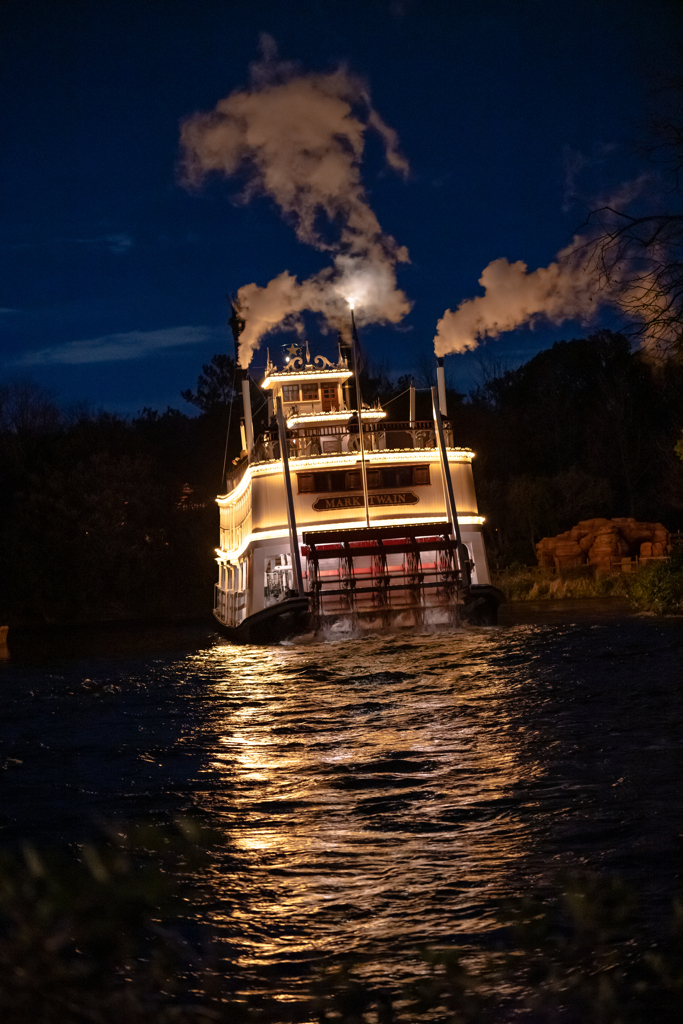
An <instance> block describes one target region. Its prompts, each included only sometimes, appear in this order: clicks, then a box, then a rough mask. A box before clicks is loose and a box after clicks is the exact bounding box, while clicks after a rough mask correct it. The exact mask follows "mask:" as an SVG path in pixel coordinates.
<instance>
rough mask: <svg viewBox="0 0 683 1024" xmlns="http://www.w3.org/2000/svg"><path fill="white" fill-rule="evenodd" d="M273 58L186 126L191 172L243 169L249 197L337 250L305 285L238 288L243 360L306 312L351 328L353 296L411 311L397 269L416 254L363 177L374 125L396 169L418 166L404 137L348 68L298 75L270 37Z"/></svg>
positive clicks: (390, 316)
mask: <svg viewBox="0 0 683 1024" xmlns="http://www.w3.org/2000/svg"><path fill="white" fill-rule="evenodd" d="M262 54H263V55H262V59H261V61H260V62H258V63H256V64H254V65H252V67H251V87H250V88H249V89H246V90H237V91H235V92H233V93H231V94H230V96H228V97H227V98H226V99H224V100H221V101H220V102H219V103H218V104H217V105H216V109H215V110H214V111H211V112H210V113H199V114H195V115H194V116H192V117H190V118H188V119H187V120H186V121H185V122H184V123H183V125H182V131H181V144H182V148H183V157H184V160H183V175H184V179H185V181H186V183H188V184H189V185H194V186H196V185H198V184H200V183H201V181H202V180H203V179H204V178H205V176H206V175H207V174H209V173H211V172H217V173H220V174H223V175H225V176H226V177H230V176H233V175H237V174H241V175H242V176H244V177H245V178H246V185H245V187H244V189H243V192H242V194H241V199H242V201H244V202H248V201H249V200H250V199H251V198H253V197H254V196H256V195H267V196H270V197H271V198H272V199H273V200H274V201H275V203H276V204H277V205H278V207H279V208H280V211H281V212H282V214H283V216H284V217H285V219H286V220H287V221H288V222H289V223H291V224H292V225H293V227H294V229H295V231H296V234H297V237H298V238H299V239H300V240H301V241H302V242H306V243H308V244H309V245H312V246H314V247H315V248H316V249H319V250H322V251H327V252H329V253H330V255H331V256H332V261H333V265H332V266H331V267H328V268H326V269H324V270H322V271H321V272H320V273H318V274H316V275H314V276H313V277H310V278H309V279H308V280H305V281H303V282H301V283H299V282H298V281H297V280H296V278H295V277H293V276H292V275H291V274H289V273H288V272H286V271H285V272H284V273H282V274H280V275H279V276H278V277H276V278H274V279H273V280H272V281H270V282H269V283H268V284H267V285H266V286H265V287H259V286H258V285H256V284H247V285H244V286H243V287H241V288H240V289H239V291H238V301H239V305H240V310H241V313H242V315H243V316H244V318H245V320H246V328H245V330H244V333H243V334H242V336H241V339H240V362H241V364H242V365H243V366H247V365H248V364H249V362H250V361H251V358H252V355H253V352H254V350H255V349H256V348H258V345H259V342H260V339H261V338H262V337H263V335H264V334H265V333H267V332H268V331H270V330H273V329H275V328H277V327H278V326H280V325H283V324H284V325H285V326H287V325H290V324H292V323H294V322H296V319H297V317H298V315H299V314H300V313H301V312H302V311H303V310H311V311H313V312H318V313H322V314H323V315H324V316H325V318H326V319H327V321H328V322H329V323H330V324H331V325H333V326H335V327H341V326H343V325H344V324H345V323H346V322H347V321H348V304H349V302H355V304H356V306H357V319H358V322H359V323H370V322H387V321H388V322H391V323H397V322H398V321H400V320H401V319H402V318H403V317H404V316H405V315H406V313H407V312H408V311H409V309H410V303H409V302H408V299H407V298H406V296H405V294H404V293H403V292H402V291H401V290H400V289H399V288H398V287H397V284H396V272H395V268H396V264H397V263H399V262H407V261H408V252H407V250H406V249H405V247H403V246H399V245H398V244H397V243H396V241H395V240H394V239H393V238H392V237H391V236H390V235H386V234H384V233H383V232H382V229H381V227H380V224H379V222H378V220H377V217H376V216H375V214H374V212H373V210H372V209H371V207H370V205H369V202H368V198H367V195H366V193H365V189H364V187H363V184H362V181H361V176H360V164H361V160H362V157H363V151H364V147H365V135H366V132H367V131H368V129H372V130H374V131H376V132H377V133H378V134H379V135H380V138H381V139H382V142H383V145H384V152H385V158H386V162H387V164H388V165H389V167H391V168H392V169H393V170H395V171H397V172H398V173H400V174H402V175H406V174H407V173H408V170H409V168H408V163H407V161H406V160H405V158H404V157H403V156H402V155H401V153H400V151H399V148H398V138H397V136H396V133H395V132H394V131H393V130H392V129H391V128H389V127H388V126H387V125H386V124H385V123H384V121H383V120H382V119H381V117H380V116H379V114H378V113H377V111H376V110H374V108H373V107H372V105H371V102H370V97H369V95H368V91H367V88H366V86H365V84H364V83H363V82H362V81H361V80H360V79H359V78H357V77H355V76H354V75H351V74H350V73H349V72H348V71H347V70H345V69H344V68H339V69H338V70H337V71H334V72H332V73H330V74H326V75H316V74H307V75H306V74H299V73H297V72H296V70H295V68H294V67H293V66H292V65H290V64H284V63H280V62H278V61H277V59H276V54H275V44H274V43H273V41H272V39H270V37H267V36H266V37H264V38H263V40H262Z"/></svg>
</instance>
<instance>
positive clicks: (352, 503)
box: [214, 313, 503, 643]
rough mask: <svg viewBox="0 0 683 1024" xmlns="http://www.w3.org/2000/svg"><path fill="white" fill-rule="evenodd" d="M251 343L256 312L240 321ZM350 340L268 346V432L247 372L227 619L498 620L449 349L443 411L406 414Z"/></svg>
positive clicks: (224, 512)
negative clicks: (362, 376)
mask: <svg viewBox="0 0 683 1024" xmlns="http://www.w3.org/2000/svg"><path fill="white" fill-rule="evenodd" d="M231 325H232V326H233V332H234V334H235V341H236V342H237V339H238V333H239V329H240V327H242V326H243V321H240V320H239V318H238V317H237V316H236V315H235V314H234V313H233V319H232V320H231ZM352 325H353V331H352V339H353V340H352V345H351V348H350V350H349V349H346V347H342V345H341V343H340V344H339V347H338V358H337V360H336V361H333V360H330V359H328V358H326V357H325V356H323V355H316V356H314V357H313V358H311V354H310V347H309V344H308V342H306V343H305V344H304V345H302V346H298V345H292V346H290V348H289V350H287V351H286V352H285V353H284V354H283V358H282V365H276V364H274V363H273V362H271V359H270V354H268V358H267V364H266V369H265V376H264V377H263V380H262V381H261V382H260V387H261V389H262V390H263V392H265V394H266V395H267V402H268V429H267V430H266V431H264V432H263V433H262V434H261V435H260V436H258V437H254V429H253V420H252V411H251V400H250V388H249V379H248V377H247V374H246V371H245V372H244V379H243V381H242V399H243V413H244V419H243V422H242V439H243V451H242V453H241V460H240V462H239V464H238V467H237V470H236V472H235V473H234V474H233V475H232V476H231V477H230V478H229V479H228V481H227V493H225V494H223V495H220V496H219V497H218V498H217V499H216V501H217V503H218V506H219V508H220V547H219V548H217V549H216V561H217V562H218V573H219V578H218V583H217V584H216V586H215V600H214V616H215V618H216V619H217V621H218V623H219V624H220V626H221V627H222V629H223V631H224V632H225V633H227V635H228V636H229V637H230V638H231V639H233V640H234V641H236V642H245V643H269V642H277V641H279V640H282V639H285V638H287V637H289V636H293V635H296V634H302V633H313V634H319V635H320V634H322V635H326V634H329V635H332V636H334V635H337V636H339V635H342V636H343V635H347V636H350V635H359V634H362V633H367V632H400V631H405V630H408V631H417V632H430V631H443V630H449V629H454V628H457V627H458V626H459V625H461V624H462V623H464V622H465V623H470V624H474V625H487V624H493V623H495V622H496V616H497V610H498V605H499V604H500V602H501V601H502V599H503V596H502V594H501V593H500V591H498V590H497V589H496V588H495V587H493V586H492V585H491V583H490V578H489V571H488V565H487V560H486V551H485V548H484V541H483V536H482V525H483V521H484V520H483V518H482V517H481V516H480V515H479V513H478V510H477V501H476V496H475V490H474V481H473V477H472V459H473V457H474V453H473V452H472V451H471V449H469V448H462V447H458V446H457V445H456V444H455V443H454V437H453V430H452V426H451V423H450V421H449V420H448V417H447V410H446V388H445V378H444V370H443V360H439V361H438V364H439V365H438V368H437V387H436V388H432V389H431V406H432V409H431V411H432V418H431V419H428V420H417V419H416V416H415V409H416V392H415V388H414V387H411V388H410V399H409V418H408V420H407V421H404V422H392V421H390V420H389V418H388V416H387V413H386V411H385V410H384V409H382V408H381V407H380V405H379V404H375V405H368V404H366V403H365V402H363V399H362V395H361V388H360V381H359V373H358V360H357V342H358V335H357V332H356V328H355V322H354V321H353V313H352Z"/></svg>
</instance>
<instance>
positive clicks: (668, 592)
mask: <svg viewBox="0 0 683 1024" xmlns="http://www.w3.org/2000/svg"><path fill="white" fill-rule="evenodd" d="M492 582H493V584H494V585H495V586H496V587H498V588H499V589H500V590H502V592H503V593H504V594H505V599H506V600H507V601H509V602H518V601H519V602H525V601H528V602H532V601H562V600H571V599H585V598H615V597H621V598H626V599H627V600H628V602H629V604H630V606H631V609H632V610H633V611H634V612H641V613H649V614H654V615H681V614H683V546H681V547H677V548H675V549H674V551H673V553H672V554H671V556H670V557H669V558H667V559H663V560H656V561H651V562H646V563H645V564H644V565H640V566H639V567H638V568H637V569H636V571H635V572H620V571H617V572H611V571H610V572H605V571H599V570H598V569H596V567H595V566H594V565H580V566H573V567H571V568H568V569H561V570H559V571H554V570H552V569H549V568H543V567H541V566H527V565H519V564H513V565H511V566H509V567H508V568H507V569H504V570H502V571H501V570H498V571H497V572H493V573H492Z"/></svg>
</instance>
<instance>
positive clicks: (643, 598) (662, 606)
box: [630, 547, 683, 615]
mask: <svg viewBox="0 0 683 1024" xmlns="http://www.w3.org/2000/svg"><path fill="white" fill-rule="evenodd" d="M630 597H631V601H632V603H633V605H634V606H635V607H636V608H638V610H639V611H649V612H655V613H656V614H657V615H676V614H680V613H683V547H678V548H675V549H674V552H673V554H672V555H671V557H670V558H669V559H667V561H666V562H648V564H647V565H644V566H642V568H641V569H639V570H638V572H637V573H636V575H635V577H634V579H633V583H632V584H631V592H630Z"/></svg>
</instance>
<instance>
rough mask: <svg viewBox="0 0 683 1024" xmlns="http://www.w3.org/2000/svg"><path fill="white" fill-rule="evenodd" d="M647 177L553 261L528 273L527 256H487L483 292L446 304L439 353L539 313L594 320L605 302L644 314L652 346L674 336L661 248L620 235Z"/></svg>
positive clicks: (630, 185)
mask: <svg viewBox="0 0 683 1024" xmlns="http://www.w3.org/2000/svg"><path fill="white" fill-rule="evenodd" d="M649 180H650V179H649V176H648V175H641V176H640V177H638V178H636V179H635V180H634V181H631V182H626V183H624V184H623V185H622V186H621V187H620V189H619V190H618V191H617V192H616V193H615V194H613V195H612V196H610V197H609V198H607V199H603V200H602V201H601V203H600V204H599V206H600V209H599V211H598V212H599V214H600V216H599V218H598V221H599V223H598V224H597V225H594V226H593V228H592V229H591V230H589V231H588V232H587V233H586V234H584V235H577V236H576V237H575V238H574V239H573V240H572V242H571V244H570V245H568V246H567V247H566V248H565V249H563V250H561V251H560V252H559V253H558V254H557V257H556V260H555V262H553V263H550V264H549V266H547V267H539V268H538V270H534V271H531V272H529V271H528V270H527V265H526V263H523V262H522V261H521V260H519V261H517V262H516V263H510V262H509V261H508V260H507V259H505V258H504V257H502V258H500V259H496V260H493V261H492V262H491V263H489V265H488V266H487V267H485V268H484V270H483V271H482V275H481V277H480V278H479V284H480V285H481V286H482V287H483V288H484V295H480V296H477V297H475V298H473V299H465V300H464V301H463V302H461V303H460V305H459V306H458V307H457V309H455V310H450V309H448V310H446V312H445V313H444V315H443V317H442V318H441V319H440V320H439V322H438V323H437V327H436V337H435V338H434V348H435V350H436V354H437V355H439V356H443V355H447V354H448V353H450V352H466V351H467V350H468V349H475V348H477V346H478V345H479V343H480V341H481V340H482V339H484V338H487V337H489V338H496V337H498V335H499V334H501V333H503V332H504V331H511V330H513V329H514V328H515V327H521V326H523V325H524V324H527V323H534V322H535V321H536V320H537V319H539V318H545V319H546V320H549V321H550V322H551V323H555V324H559V323H562V322H563V321H564V320H580V321H582V322H583V323H589V322H590V321H591V320H592V319H593V318H594V317H595V316H596V315H597V313H598V309H599V307H600V306H601V305H609V306H612V307H614V308H615V309H617V310H619V311H620V312H621V313H623V314H624V315H625V316H626V317H628V318H631V319H636V320H637V319H640V320H642V321H644V327H643V329H642V331H641V336H642V340H643V343H644V345H645V347H646V348H649V347H652V346H655V345H656V344H657V343H658V342H662V341H664V342H666V341H667V340H669V336H670V333H671V332H670V331H669V329H668V327H667V326H666V325H664V326H662V325H661V324H659V326H657V325H656V320H657V316H658V315H660V314H662V313H663V312H664V313H665V312H666V308H667V305H668V304H669V303H670V301H671V300H670V298H669V297H668V296H667V294H666V290H662V287H661V281H658V280H657V278H656V276H655V274H654V272H653V270H652V266H653V265H654V264H655V263H656V260H657V257H658V254H657V252H656V250H655V249H654V248H653V247H650V252H649V257H645V256H644V254H643V253H642V251H636V250H633V249H631V248H630V244H631V243H630V242H629V239H628V235H625V236H623V238H622V237H621V236H620V232H619V217H620V211H621V210H622V208H623V207H625V206H628V205H629V204H630V203H632V202H633V201H634V200H635V199H637V198H638V196H639V195H640V193H641V192H642V191H643V189H644V187H645V186H646V185H647V184H648V183H649ZM610 232H611V233H612V234H610ZM610 238H612V239H613V240H614V241H613V242H610ZM606 240H607V241H606ZM660 319H661V316H660Z"/></svg>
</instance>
